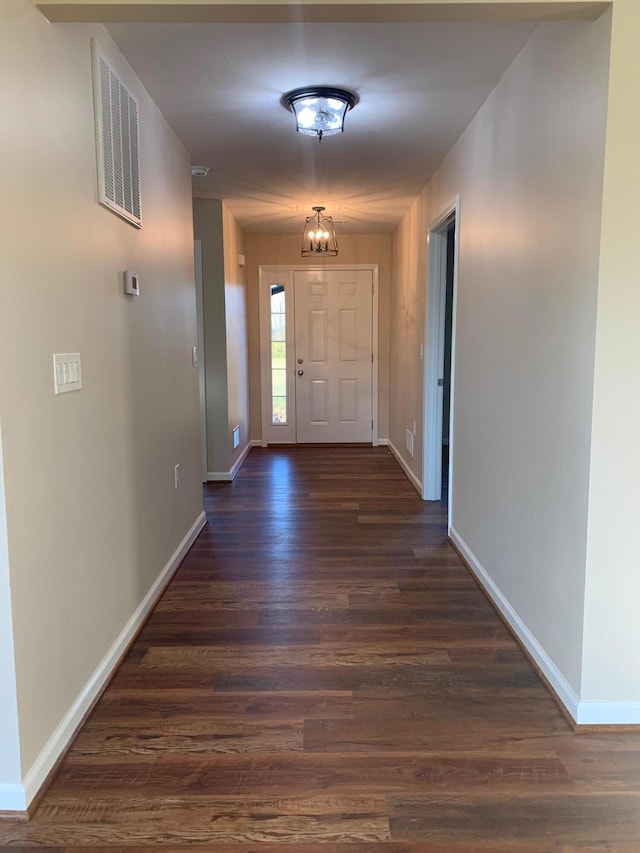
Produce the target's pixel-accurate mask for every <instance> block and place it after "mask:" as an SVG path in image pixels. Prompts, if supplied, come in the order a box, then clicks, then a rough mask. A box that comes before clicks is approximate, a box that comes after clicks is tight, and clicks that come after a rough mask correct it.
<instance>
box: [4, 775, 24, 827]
mask: <svg viewBox="0 0 640 853" xmlns="http://www.w3.org/2000/svg"><path fill="white" fill-rule="evenodd" d="M27 805H28V803H27V798H26V797H25V792H24V785H23V784H22V783H21V782H14V783H11V782H3V783H2V784H0V818H2V817H3V815H2V812H18V813H24V812H26V810H27ZM19 816H21V815H19ZM0 825H1V824H0Z"/></svg>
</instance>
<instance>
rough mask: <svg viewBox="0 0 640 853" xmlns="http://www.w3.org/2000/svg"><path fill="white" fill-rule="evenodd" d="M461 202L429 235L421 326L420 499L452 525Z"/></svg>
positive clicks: (449, 211)
mask: <svg viewBox="0 0 640 853" xmlns="http://www.w3.org/2000/svg"><path fill="white" fill-rule="evenodd" d="M458 225H459V199H456V200H455V201H454V202H452V203H451V204H450V205H449V206H448V208H447V209H446V210H445V211H444V212H443V213H442V214H441V215H440V216H439V217H438V219H437V220H436V221H435V222H434V224H433V225H432V226H431V228H430V229H429V237H428V239H429V272H428V283H427V284H428V297H427V317H426V323H425V335H426V340H425V353H426V358H425V377H424V392H425V393H424V407H425V408H424V445H423V446H424V458H423V477H422V483H423V490H422V497H423V500H426V501H443V502H446V504H447V507H448V516H449V521H450V520H451V506H452V482H453V476H452V473H453V435H454V433H453V402H454V395H453V376H454V353H455V313H456V293H457V289H456V282H457V270H458Z"/></svg>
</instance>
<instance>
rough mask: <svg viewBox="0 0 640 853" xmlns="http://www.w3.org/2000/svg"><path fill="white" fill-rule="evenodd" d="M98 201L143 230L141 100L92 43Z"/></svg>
mask: <svg viewBox="0 0 640 853" xmlns="http://www.w3.org/2000/svg"><path fill="white" fill-rule="evenodd" d="M92 51H93V91H94V99H95V113H96V149H97V153H98V201H99V202H100V204H104V205H105V206H106V207H108V208H109V209H110V210H113V211H114V212H115V213H117V214H119V215H120V216H122V217H123V218H124V219H126V220H128V221H129V222H131V223H132V224H133V225H136V226H138V228H140V227H141V226H142V217H141V211H140V159H139V144H138V100H137V98H136V96H135V95H134V94H133V92H132V91H131V89H130V88H129V87H128V86H127V84H126V83H125V81H124V80H123V79H122V77H121V75H120V74H119V73H118V71H117V69H116V68H115V66H114V65H113V63H112V62H111V60H110V59H109V57H108V56H107V55H106V53H105V52H104V51H103V50H102V48H101V47H100V45H99V44H98V43H97V42H96V41H95V39H94V40H92Z"/></svg>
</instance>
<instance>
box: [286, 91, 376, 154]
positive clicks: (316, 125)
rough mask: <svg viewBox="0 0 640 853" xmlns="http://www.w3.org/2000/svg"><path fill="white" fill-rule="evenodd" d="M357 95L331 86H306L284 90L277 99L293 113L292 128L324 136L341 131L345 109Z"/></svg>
mask: <svg viewBox="0 0 640 853" xmlns="http://www.w3.org/2000/svg"><path fill="white" fill-rule="evenodd" d="M358 100H359V99H358V96H357V95H355V94H354V93H353V92H349V91H348V90H347V89H336V88H334V87H332V86H307V87H303V88H301V89H292V90H291V91H290V92H287V93H286V94H284V95H283V96H282V98H281V103H282V105H283V106H284V107H286V108H287V109H288V110H291V112H292V113H293V114H294V115H295V117H296V130H297V131H298V133H304V134H305V135H306V136H317V137H318V142H322V138H323V137H324V136H332V135H333V134H335V133H342V132H343V131H344V118H345V116H346V114H347V112H348V111H349V110H351V109H353V107H355V105H356V104H357V103H358Z"/></svg>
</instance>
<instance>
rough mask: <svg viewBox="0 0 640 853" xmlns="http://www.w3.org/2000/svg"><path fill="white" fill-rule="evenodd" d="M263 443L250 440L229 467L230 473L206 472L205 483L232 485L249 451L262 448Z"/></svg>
mask: <svg viewBox="0 0 640 853" xmlns="http://www.w3.org/2000/svg"><path fill="white" fill-rule="evenodd" d="M264 446H265V445H263V443H262V442H261V441H259V440H258V439H255V438H254V439H252V440H251V441H249V442H248V443H247V445H246V446H245V448H244V450H243V451H242V453H241V454H240V456H238V458H237V459H236V461H235V462H234V463H233V465H232V466H231V470H230V471H207V473H206V474H205V475H204V476H205V482H207V483H232V482H233V481H234V480H235V478H236V477H237V476H238V471H239V470H240V469H241V468H242V466H243V464H244V461H245V459H246V458H247V456H248V455H249V451H250V450H251V448H252V447H264Z"/></svg>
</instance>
